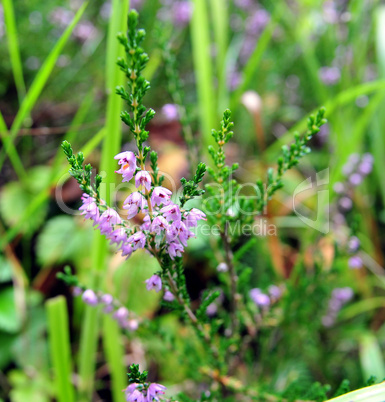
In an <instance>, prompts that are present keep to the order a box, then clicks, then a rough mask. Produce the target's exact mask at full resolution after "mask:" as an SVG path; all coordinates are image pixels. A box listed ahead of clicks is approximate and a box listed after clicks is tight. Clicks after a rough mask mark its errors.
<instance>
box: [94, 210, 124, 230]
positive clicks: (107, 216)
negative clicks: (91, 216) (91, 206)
mask: <svg viewBox="0 0 385 402" xmlns="http://www.w3.org/2000/svg"><path fill="white" fill-rule="evenodd" d="M98 223H99V229H100V232H101V233H102V234H105V235H110V234H111V233H112V232H113V225H119V224H120V223H122V220H121V219H120V216H119V215H118V213H117V212H116V211H115V210H114V209H112V208H108V209H107V210H106V211H104V212H103V213H102V215H101V216H100V218H99V221H98Z"/></svg>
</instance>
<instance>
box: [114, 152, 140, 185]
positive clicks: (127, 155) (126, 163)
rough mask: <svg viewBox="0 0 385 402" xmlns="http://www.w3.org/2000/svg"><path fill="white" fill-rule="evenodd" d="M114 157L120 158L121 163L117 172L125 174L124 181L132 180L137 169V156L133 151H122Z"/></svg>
mask: <svg viewBox="0 0 385 402" xmlns="http://www.w3.org/2000/svg"><path fill="white" fill-rule="evenodd" d="M114 159H119V162H118V163H119V165H121V167H120V169H119V170H116V171H115V173H119V174H121V175H122V176H123V180H122V181H130V180H131V179H132V178H133V177H134V173H135V171H136V156H135V154H134V153H133V152H129V151H126V152H121V153H120V154H117V155H116V156H115V157H114Z"/></svg>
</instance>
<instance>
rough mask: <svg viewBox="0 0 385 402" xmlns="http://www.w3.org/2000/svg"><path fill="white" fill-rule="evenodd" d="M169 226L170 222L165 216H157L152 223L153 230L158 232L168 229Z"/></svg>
mask: <svg viewBox="0 0 385 402" xmlns="http://www.w3.org/2000/svg"><path fill="white" fill-rule="evenodd" d="M168 227H169V224H168V222H167V221H166V219H165V218H163V216H161V215H159V216H157V217H156V218H155V219H154V220H153V221H152V224H151V232H155V233H156V234H161V233H162V231H163V230H167V228H168Z"/></svg>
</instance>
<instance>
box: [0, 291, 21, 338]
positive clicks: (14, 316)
mask: <svg viewBox="0 0 385 402" xmlns="http://www.w3.org/2000/svg"><path fill="white" fill-rule="evenodd" d="M20 326H21V319H20V316H19V314H18V313H17V310H16V304H15V293H14V291H13V288H12V287H7V288H5V289H2V290H1V291H0V330H2V331H5V332H9V333H15V332H17V331H19V329H20Z"/></svg>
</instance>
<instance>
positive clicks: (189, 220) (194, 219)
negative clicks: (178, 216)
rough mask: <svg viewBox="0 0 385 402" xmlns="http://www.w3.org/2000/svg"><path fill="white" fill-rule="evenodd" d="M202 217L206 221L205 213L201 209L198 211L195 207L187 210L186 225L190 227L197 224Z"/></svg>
mask: <svg viewBox="0 0 385 402" xmlns="http://www.w3.org/2000/svg"><path fill="white" fill-rule="evenodd" d="M201 219H203V220H204V221H206V220H207V219H206V214H204V213H203V212H202V211H200V210H199V209H197V208H192V209H190V211H189V212H188V215H187V216H186V221H185V222H186V226H187V227H189V228H191V227H195V226H196V225H197V224H198V221H199V220H201Z"/></svg>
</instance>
